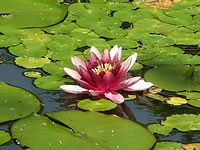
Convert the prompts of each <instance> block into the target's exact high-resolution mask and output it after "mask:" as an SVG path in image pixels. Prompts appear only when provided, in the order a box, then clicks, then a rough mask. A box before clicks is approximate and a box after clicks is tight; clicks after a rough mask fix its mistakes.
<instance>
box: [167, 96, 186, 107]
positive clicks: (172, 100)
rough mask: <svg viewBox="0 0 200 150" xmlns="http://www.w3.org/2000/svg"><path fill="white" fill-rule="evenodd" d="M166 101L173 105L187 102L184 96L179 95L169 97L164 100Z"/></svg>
mask: <svg viewBox="0 0 200 150" xmlns="http://www.w3.org/2000/svg"><path fill="white" fill-rule="evenodd" d="M166 102H167V103H168V104H172V105H175V106H179V105H183V104H187V103H188V101H187V100H186V99H184V98H181V97H170V99H169V100H166Z"/></svg>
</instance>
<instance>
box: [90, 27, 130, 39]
mask: <svg viewBox="0 0 200 150" xmlns="http://www.w3.org/2000/svg"><path fill="white" fill-rule="evenodd" d="M94 32H95V33H96V34H98V35H99V36H102V37H106V38H123V37H125V36H126V35H127V31H126V30H123V29H121V28H114V27H112V28H111V27H97V28H95V29H94Z"/></svg>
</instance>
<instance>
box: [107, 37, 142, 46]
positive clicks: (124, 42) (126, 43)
mask: <svg viewBox="0 0 200 150" xmlns="http://www.w3.org/2000/svg"><path fill="white" fill-rule="evenodd" d="M108 44H110V45H111V46H114V45H116V44H117V45H118V46H119V47H122V48H135V47H138V46H139V44H138V43H137V42H136V41H133V40H131V39H125V38H123V39H115V40H110V41H108Z"/></svg>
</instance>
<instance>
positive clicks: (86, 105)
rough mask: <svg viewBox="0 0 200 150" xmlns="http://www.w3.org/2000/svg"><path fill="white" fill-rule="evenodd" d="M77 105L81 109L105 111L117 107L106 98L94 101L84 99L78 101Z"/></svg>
mask: <svg viewBox="0 0 200 150" xmlns="http://www.w3.org/2000/svg"><path fill="white" fill-rule="evenodd" d="M77 106H78V107H79V108H81V109H84V110H89V111H107V110H111V109H114V108H115V107H117V104H115V103H112V102H111V101H109V100H106V99H100V100H95V101H93V100H90V99H85V100H81V101H80V102H78V104H77Z"/></svg>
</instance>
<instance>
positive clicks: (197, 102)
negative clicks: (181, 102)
mask: <svg viewBox="0 0 200 150" xmlns="http://www.w3.org/2000/svg"><path fill="white" fill-rule="evenodd" d="M188 104H189V105H192V106H194V107H198V108H200V100H198V99H196V100H195V99H192V100H189V102H188Z"/></svg>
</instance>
